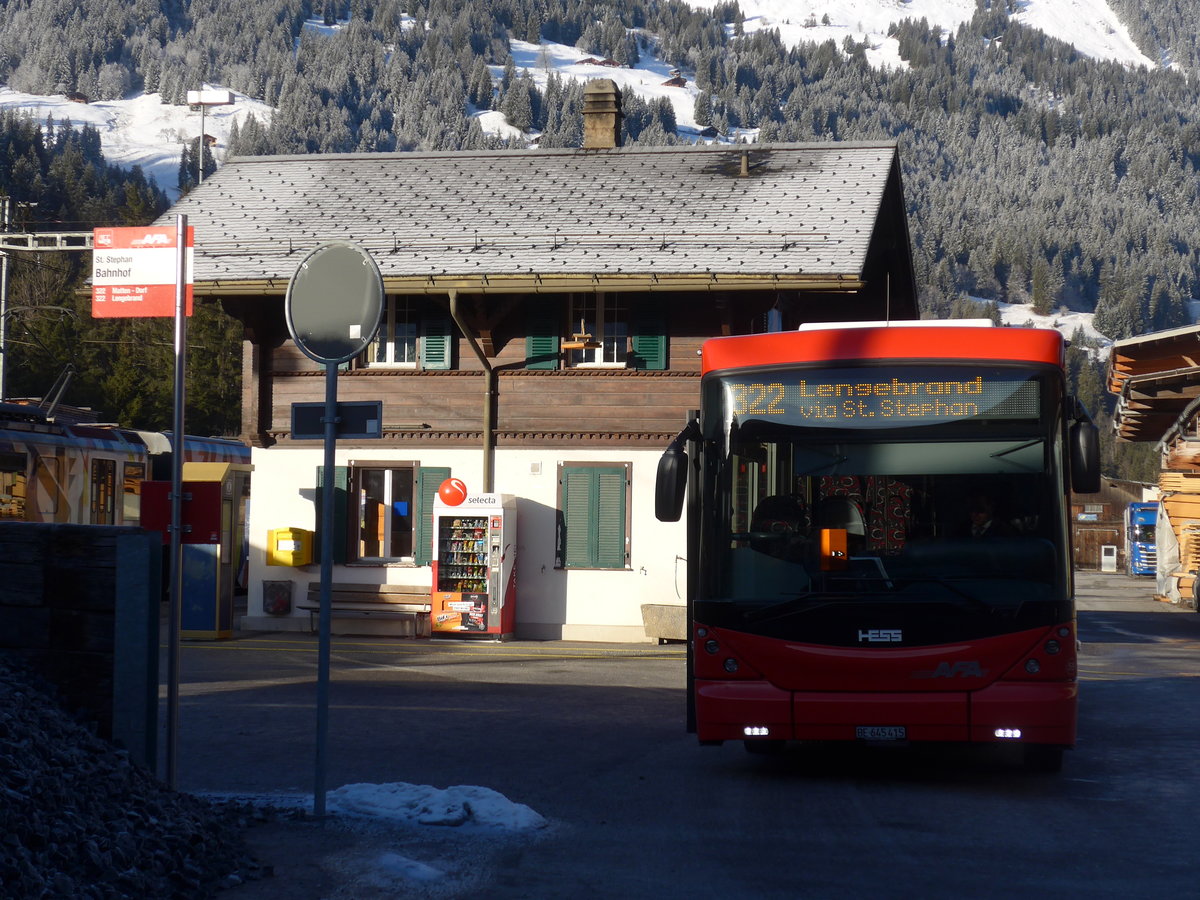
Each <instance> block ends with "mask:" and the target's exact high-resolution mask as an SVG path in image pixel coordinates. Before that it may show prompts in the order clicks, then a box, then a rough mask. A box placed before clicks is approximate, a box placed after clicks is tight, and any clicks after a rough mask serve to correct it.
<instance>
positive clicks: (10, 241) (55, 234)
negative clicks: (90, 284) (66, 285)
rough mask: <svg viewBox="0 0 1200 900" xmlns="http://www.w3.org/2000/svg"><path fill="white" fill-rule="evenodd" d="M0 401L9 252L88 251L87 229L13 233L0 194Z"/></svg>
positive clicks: (7, 200)
mask: <svg viewBox="0 0 1200 900" xmlns="http://www.w3.org/2000/svg"><path fill="white" fill-rule="evenodd" d="M0 204H2V207H3V208H2V209H0V402H3V401H4V399H5V398H6V397H7V396H8V381H7V372H8V251H10V250H34V251H43V252H48V251H70V250H91V249H92V232H90V231H39V232H30V233H24V234H14V233H12V232H10V231H9V228H11V227H12V204H13V199H12V198H11V197H0Z"/></svg>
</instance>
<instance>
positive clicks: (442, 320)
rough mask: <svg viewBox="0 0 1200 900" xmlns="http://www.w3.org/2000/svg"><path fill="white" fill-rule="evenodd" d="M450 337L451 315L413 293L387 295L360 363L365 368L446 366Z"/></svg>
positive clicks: (445, 367) (450, 344) (448, 364)
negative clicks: (394, 295)
mask: <svg viewBox="0 0 1200 900" xmlns="http://www.w3.org/2000/svg"><path fill="white" fill-rule="evenodd" d="M451 350H452V340H451V333H450V317H449V315H448V314H447V313H445V312H443V311H441V310H437V309H433V308H431V307H430V306H429V305H428V304H427V302H426V301H424V300H422V299H421V298H414V297H387V298H386V300H385V303H384V307H383V315H382V317H381V318H380V322H379V333H378V334H377V335H376V337H375V340H373V341H371V343H370V344H368V345H367V349H366V351H365V352H364V353H363V356H362V364H363V365H364V366H366V367H368V368H393V369H415V368H417V366H418V365H420V367H421V368H422V369H449V368H450V354H451Z"/></svg>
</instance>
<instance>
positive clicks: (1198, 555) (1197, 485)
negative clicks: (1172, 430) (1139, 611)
mask: <svg viewBox="0 0 1200 900" xmlns="http://www.w3.org/2000/svg"><path fill="white" fill-rule="evenodd" d="M1158 483H1159V487H1160V488H1161V489H1162V493H1163V499H1162V505H1163V509H1164V510H1166V513H1167V518H1168V519H1169V520H1170V522H1171V528H1172V529H1174V531H1175V536H1176V538H1177V539H1178V540H1179V568H1178V569H1177V570H1176V571H1174V572H1172V573H1171V575H1172V576H1174V577H1176V578H1178V579H1179V594H1180V596H1181V597H1191V596H1192V590H1193V585H1194V583H1195V580H1196V573H1197V572H1200V472H1179V471H1166V472H1162V473H1161V474H1160V475H1159V481H1158Z"/></svg>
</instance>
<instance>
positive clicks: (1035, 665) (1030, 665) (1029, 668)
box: [1025, 659, 1042, 675]
mask: <svg viewBox="0 0 1200 900" xmlns="http://www.w3.org/2000/svg"><path fill="white" fill-rule="evenodd" d="M1025 671H1026V672H1028V673H1029V674H1030V675H1036V674H1037V673H1038V672H1040V671H1042V664H1041V663H1040V662H1038V661H1037V660H1036V659H1027V660H1025Z"/></svg>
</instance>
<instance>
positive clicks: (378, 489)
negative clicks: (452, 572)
mask: <svg viewBox="0 0 1200 900" xmlns="http://www.w3.org/2000/svg"><path fill="white" fill-rule="evenodd" d="M449 477H450V470H449V469H448V468H444V467H441V466H418V465H417V464H416V463H414V462H390V461H374V460H368V461H362V462H355V461H351V463H350V465H349V466H337V467H335V469H334V483H333V497H334V509H333V533H334V535H335V539H334V541H333V542H332V546H331V552H332V554H333V561H334V562H335V563H348V562H349V563H355V562H357V563H368V564H369V563H375V564H380V565H382V564H386V563H412V564H414V565H419V566H421V565H428V564H429V563H430V561H431V560H432V559H433V523H432V515H433V499H434V497H435V496H436V495H437V489H438V486H439V485H440V484H441V483H442V482H443V481H445V480H446V479H447V478H449ZM323 488H324V467H320V466H319V467H318V468H317V493H316V505H317V517H316V523H317V528H316V531H317V533H316V535H315V536H314V541H313V551H314V558H313V561H314V562H317V561H319V559H320V554H321V552H323V550H322V545H323V541H322V539H321V534H320V531H321V522H322V508H321V504H322V502H323V494H324V490H323Z"/></svg>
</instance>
